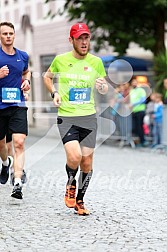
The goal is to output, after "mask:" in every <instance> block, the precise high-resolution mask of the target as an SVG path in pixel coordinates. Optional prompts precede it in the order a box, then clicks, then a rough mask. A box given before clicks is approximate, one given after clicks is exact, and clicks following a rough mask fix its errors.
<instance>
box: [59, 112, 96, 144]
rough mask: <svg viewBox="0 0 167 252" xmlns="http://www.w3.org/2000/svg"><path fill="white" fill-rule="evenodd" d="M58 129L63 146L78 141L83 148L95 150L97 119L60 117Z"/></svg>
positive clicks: (94, 117)
mask: <svg viewBox="0 0 167 252" xmlns="http://www.w3.org/2000/svg"><path fill="white" fill-rule="evenodd" d="M57 124H58V129H59V132H60V136H61V138H62V141H63V144H65V143H67V142H69V141H73V140H77V141H78V142H79V143H80V144H81V146H85V147H89V148H94V147H95V145H96V134H97V118H96V114H93V115H89V116H76V117H62V116H61V117H58V118H57Z"/></svg>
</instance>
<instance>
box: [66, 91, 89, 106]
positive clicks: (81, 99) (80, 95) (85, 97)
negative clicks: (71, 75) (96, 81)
mask: <svg viewBox="0 0 167 252" xmlns="http://www.w3.org/2000/svg"><path fill="white" fill-rule="evenodd" d="M90 94H91V88H71V89H70V92H69V101H70V103H72V104H83V103H90Z"/></svg>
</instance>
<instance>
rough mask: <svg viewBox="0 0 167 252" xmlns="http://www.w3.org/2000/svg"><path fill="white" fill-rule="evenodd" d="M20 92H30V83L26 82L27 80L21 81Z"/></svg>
mask: <svg viewBox="0 0 167 252" xmlns="http://www.w3.org/2000/svg"><path fill="white" fill-rule="evenodd" d="M21 90H22V91H28V90H30V83H29V82H28V80H24V81H23V83H22V84H21Z"/></svg>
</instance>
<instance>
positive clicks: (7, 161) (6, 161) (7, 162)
mask: <svg viewBox="0 0 167 252" xmlns="http://www.w3.org/2000/svg"><path fill="white" fill-rule="evenodd" d="M2 164H3V165H4V166H8V165H9V158H8V157H7V159H6V160H5V161H2Z"/></svg>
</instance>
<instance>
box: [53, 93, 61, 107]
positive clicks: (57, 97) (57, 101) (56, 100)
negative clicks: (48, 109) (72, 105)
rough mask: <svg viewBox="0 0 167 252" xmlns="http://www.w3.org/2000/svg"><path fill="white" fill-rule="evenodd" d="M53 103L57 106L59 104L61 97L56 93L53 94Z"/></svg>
mask: <svg viewBox="0 0 167 252" xmlns="http://www.w3.org/2000/svg"><path fill="white" fill-rule="evenodd" d="M53 102H54V105H55V106H56V107H57V108H58V107H60V105H61V97H60V95H59V94H58V93H55V94H54V99H53Z"/></svg>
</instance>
